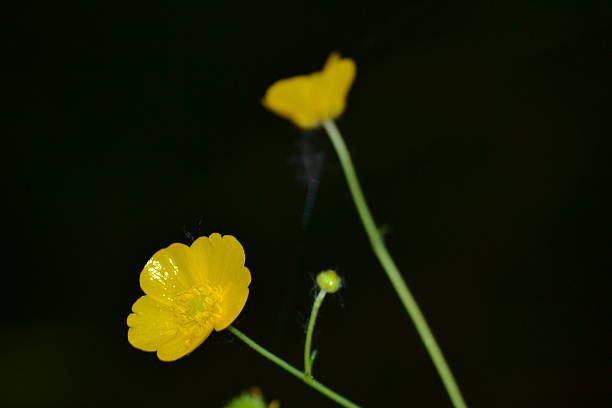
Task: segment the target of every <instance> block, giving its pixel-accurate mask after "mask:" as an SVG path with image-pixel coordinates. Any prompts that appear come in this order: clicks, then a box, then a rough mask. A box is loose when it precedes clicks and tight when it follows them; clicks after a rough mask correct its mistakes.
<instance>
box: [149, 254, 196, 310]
mask: <svg viewBox="0 0 612 408" xmlns="http://www.w3.org/2000/svg"><path fill="white" fill-rule="evenodd" d="M194 270H197V268H195V267H194V262H193V259H192V256H191V254H190V251H189V247H188V246H186V245H184V244H179V243H176V244H172V245H170V246H169V247H167V248H164V249H160V250H159V251H157V252H156V253H155V255H153V257H151V259H150V260H149V262H147V264H146V265H145V267H144V269H143V270H142V272H141V274H140V287H141V288H142V290H143V291H144V292H145V293H146V294H147V295H150V296H152V297H153V298H155V300H157V301H159V302H163V303H166V304H172V302H174V299H175V297H176V296H177V294H179V293H181V292H183V291H184V290H186V289H188V288H190V287H192V286H194V284H195V283H196V281H195V280H194V279H193V275H195V274H196V273H194V272H193V271H194Z"/></svg>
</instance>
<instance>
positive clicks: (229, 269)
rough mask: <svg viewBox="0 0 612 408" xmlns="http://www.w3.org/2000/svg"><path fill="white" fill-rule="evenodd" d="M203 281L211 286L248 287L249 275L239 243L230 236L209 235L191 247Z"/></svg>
mask: <svg viewBox="0 0 612 408" xmlns="http://www.w3.org/2000/svg"><path fill="white" fill-rule="evenodd" d="M191 249H192V250H193V253H194V257H195V258H196V262H197V264H198V265H199V267H200V268H201V270H202V273H203V275H204V280H205V281H206V282H207V283H208V284H209V285H212V286H222V287H224V286H228V285H239V286H245V287H246V286H249V284H250V283H251V273H250V272H249V270H248V269H247V268H245V267H244V261H245V255H244V249H243V248H242V245H240V242H238V240H237V239H236V238H234V237H233V236H231V235H224V236H221V235H220V234H211V235H210V237H208V238H206V237H200V238H198V239H197V240H196V241H195V242H194V243H193V244H192V245H191Z"/></svg>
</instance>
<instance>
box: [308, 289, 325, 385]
mask: <svg viewBox="0 0 612 408" xmlns="http://www.w3.org/2000/svg"><path fill="white" fill-rule="evenodd" d="M326 294H327V292H326V291H325V290H320V291H319V293H318V294H317V297H316V298H315V300H314V303H313V304H312V312H310V320H309V321H308V330H307V331H306V342H305V343H304V374H305V375H306V378H307V379H312V378H313V377H312V363H313V362H314V358H313V354H312V353H311V351H310V349H311V347H312V333H313V332H314V327H315V323H316V321H317V316H318V314H319V308H320V307H321V305H322V304H323V300H324V299H325V295H326Z"/></svg>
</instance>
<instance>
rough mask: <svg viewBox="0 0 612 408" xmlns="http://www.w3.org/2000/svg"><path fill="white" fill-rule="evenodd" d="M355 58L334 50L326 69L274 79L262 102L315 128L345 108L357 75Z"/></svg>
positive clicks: (301, 124)
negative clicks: (343, 56)
mask: <svg viewBox="0 0 612 408" xmlns="http://www.w3.org/2000/svg"><path fill="white" fill-rule="evenodd" d="M355 72H356V67H355V62H354V61H353V60H352V59H350V58H341V57H340V55H339V54H337V53H332V54H331V55H330V56H329V58H328V59H327V62H326V63H325V66H324V67H323V71H320V72H315V73H312V74H310V75H298V76H295V77H292V78H288V79H282V80H280V81H277V82H275V83H274V84H272V86H270V88H268V91H267V92H266V95H265V96H264V98H263V101H262V103H263V105H264V106H265V107H266V108H268V109H270V110H271V111H272V112H274V113H276V114H277V115H280V116H282V117H284V118H287V119H289V120H291V121H292V122H293V123H295V124H296V125H297V126H299V127H301V128H303V129H314V128H316V127H318V126H319V125H320V124H321V122H322V121H324V120H326V119H335V118H337V117H338V116H340V115H341V114H342V112H344V108H345V106H346V94H347V93H348V91H349V89H350V88H351V85H352V83H353V80H354V79H355Z"/></svg>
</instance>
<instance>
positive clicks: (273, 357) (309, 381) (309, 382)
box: [227, 326, 360, 408]
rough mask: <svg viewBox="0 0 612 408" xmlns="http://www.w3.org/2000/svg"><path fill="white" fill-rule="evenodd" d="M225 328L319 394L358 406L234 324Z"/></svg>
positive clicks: (347, 406) (351, 406) (356, 407)
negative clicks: (308, 375) (265, 346)
mask: <svg viewBox="0 0 612 408" xmlns="http://www.w3.org/2000/svg"><path fill="white" fill-rule="evenodd" d="M227 329H228V330H229V331H230V332H232V333H233V334H234V335H235V336H236V337H238V338H239V339H240V340H242V341H243V342H245V343H246V344H247V345H248V346H249V347H251V348H252V349H253V350H255V351H256V352H258V353H259V354H261V355H262V356H264V357H265V358H267V359H268V360H270V361H272V362H273V363H274V364H276V365H278V366H280V367H281V368H283V369H285V370H286V371H288V372H289V373H291V374H293V375H294V376H296V377H297V378H299V379H300V380H302V381H304V382H305V383H306V384H307V385H309V386H311V387H312V388H314V389H315V390H317V391H319V392H320V393H321V394H323V395H325V396H326V397H328V398H329V399H331V400H333V401H335V402H337V403H338V404H340V405H342V406H343V407H346V408H360V407H359V405H357V404H355V403H353V402H351V401H349V400H348V399H346V398H345V397H343V396H342V395H340V394H338V393H337V392H335V391H333V390H331V389H330V388H328V387H326V386H325V385H323V384H321V383H320V382H318V381H317V380H315V379H313V378H310V377H307V376H306V375H305V374H304V373H303V372H302V371H300V370H298V369H297V368H295V367H294V366H292V365H291V364H289V363H287V362H286V361H285V360H283V359H282V358H280V357H278V356H276V355H275V354H273V353H271V352H269V351H268V350H266V349H265V348H263V347H261V346H260V345H259V344H257V343H255V341H253V340H251V339H250V338H249V337H248V336H247V335H246V334H244V333H242V332H241V331H240V330H238V329H237V328H235V327H234V326H229V327H228V328H227Z"/></svg>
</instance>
